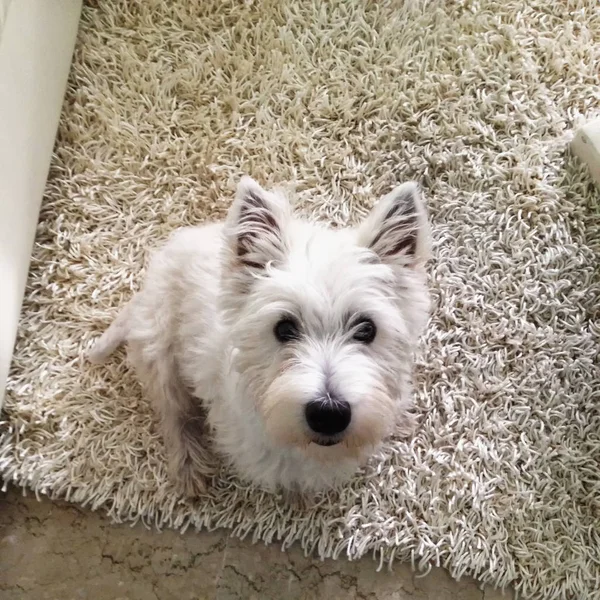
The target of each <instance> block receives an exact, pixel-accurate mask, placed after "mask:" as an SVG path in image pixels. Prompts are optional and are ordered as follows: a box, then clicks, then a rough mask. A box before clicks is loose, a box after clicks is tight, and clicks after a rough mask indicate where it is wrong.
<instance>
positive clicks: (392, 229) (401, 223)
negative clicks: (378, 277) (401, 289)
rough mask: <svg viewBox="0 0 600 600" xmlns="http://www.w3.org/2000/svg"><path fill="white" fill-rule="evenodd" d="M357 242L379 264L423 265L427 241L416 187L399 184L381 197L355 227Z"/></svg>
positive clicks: (419, 195)
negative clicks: (377, 259) (368, 249)
mask: <svg viewBox="0 0 600 600" xmlns="http://www.w3.org/2000/svg"><path fill="white" fill-rule="evenodd" d="M358 243H359V244H360V245H362V246H366V247H367V248H370V249H371V250H373V252H375V254H376V255H377V256H378V257H379V259H380V260H381V262H383V263H387V264H393V265H397V266H405V267H409V268H410V267H417V266H420V265H423V264H424V263H425V262H426V261H427V260H428V258H429V245H430V241H429V225H428V222H427V211H426V210H425V206H424V204H423V201H422V199H421V193H420V191H419V186H418V184H416V183H414V182H412V181H411V182H408V183H403V184H402V185H399V186H398V187H396V188H395V189H394V190H392V192H391V193H389V194H388V195H387V196H384V197H383V198H381V200H379V202H378V203H377V204H376V205H375V207H374V208H373V210H372V211H371V214H370V215H369V216H368V217H367V219H366V220H365V221H364V222H363V223H362V225H361V226H360V227H359V229H358Z"/></svg>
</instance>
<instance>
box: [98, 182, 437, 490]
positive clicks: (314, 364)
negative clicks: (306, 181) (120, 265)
mask: <svg viewBox="0 0 600 600" xmlns="http://www.w3.org/2000/svg"><path fill="white" fill-rule="evenodd" d="M428 253H429V231H428V224H427V217H426V212H425V208H424V206H423V203H422V201H421V199H420V194H419V191H418V187H417V186H416V184H413V183H407V184H404V185H401V186H399V187H397V188H396V189H395V190H393V191H392V192H391V193H390V194H389V195H388V196H386V197H384V198H383V199H382V200H380V202H379V203H378V204H377V205H376V206H375V208H374V209H373V211H372V212H371V214H370V215H369V217H368V218H367V219H366V221H365V222H363V223H362V225H361V226H360V227H359V228H357V229H331V228H327V227H324V226H320V225H315V224H309V223H307V222H305V221H302V220H299V219H297V218H295V217H294V216H293V215H292V211H291V208H290V205H289V203H288V201H287V199H286V198H285V197H284V196H282V195H279V194H276V193H273V192H267V191H265V190H264V189H262V188H261V187H260V186H259V185H258V184H257V183H256V182H255V181H253V180H252V179H250V178H247V177H244V178H243V179H242V180H241V182H240V184H239V186H238V191H237V196H236V199H235V202H234V204H233V206H232V208H231V210H230V213H229V216H228V219H227V221H226V222H225V223H224V224H211V225H206V226H203V227H197V228H187V229H183V230H180V231H178V232H177V233H175V235H174V236H173V237H172V238H171V240H170V241H169V242H168V243H167V244H166V246H165V247H164V248H163V249H162V250H160V251H159V252H158V253H156V255H155V256H154V257H153V259H152V261H151V263H150V265H149V268H148V271H147V275H146V280H145V283H144V286H143V289H142V290H141V291H140V292H139V293H138V294H136V295H135V296H134V298H133V299H132V300H131V302H130V303H129V304H128V305H127V306H126V307H125V309H124V310H123V311H122V312H121V314H120V315H119V316H118V317H117V319H116V320H115V322H114V323H113V324H112V326H111V327H110V328H109V329H108V330H107V331H106V332H105V333H104V335H103V336H102V337H101V338H100V340H99V341H98V342H97V344H96V346H95V348H94V349H93V350H92V352H91V354H90V358H91V359H92V360H93V361H94V362H102V361H103V360H105V359H106V358H107V357H108V356H109V355H110V353H111V352H112V351H113V350H114V349H115V348H116V347H117V346H118V345H119V344H120V343H121V342H124V341H126V342H127V345H128V355H129V358H130V360H131V362H132V363H133V365H134V367H135V369H136V371H137V373H138V376H139V378H140V380H141V382H142V384H143V386H144V388H145V390H146V392H147V393H148V395H149V396H150V397H151V398H152V399H153V401H154V404H155V407H156V410H157V412H158V414H159V416H160V420H161V424H162V431H163V435H164V439H165V444H166V448H167V452H168V456H169V464H170V472H171V474H172V476H173V477H174V478H175V480H176V481H177V482H178V484H179V485H180V487H181V489H182V490H183V492H184V493H186V494H188V495H195V494H198V493H200V492H202V491H203V489H204V475H205V474H206V473H207V472H209V471H210V469H211V468H212V464H213V460H214V459H213V454H212V452H211V446H213V447H215V448H216V449H217V451H218V453H219V454H220V455H221V456H223V457H225V458H226V459H228V460H229V461H230V462H231V464H232V465H233V466H234V467H235V469H236V470H237V472H238V473H239V474H240V475H241V476H242V477H244V478H247V479H250V480H251V481H253V482H256V483H258V484H259V485H262V486H265V487H267V488H271V489H273V488H276V487H278V486H281V487H283V488H284V489H288V490H299V491H307V490H318V489H323V488H327V487H330V486H333V485H335V484H337V483H338V482H340V481H343V480H344V479H347V478H348V477H350V476H351V475H352V474H353V473H354V472H355V470H356V469H357V467H358V466H359V464H360V462H361V461H363V460H364V459H365V458H366V457H368V456H369V455H370V454H371V453H372V452H373V451H374V450H375V449H376V447H377V445H378V444H379V443H380V442H381V441H382V440H383V439H384V438H385V437H386V436H388V435H389V434H391V433H392V432H393V431H395V430H396V431H398V429H399V430H404V431H405V432H408V431H409V430H410V422H411V418H410V414H409V412H408V408H409V407H410V402H411V367H412V355H413V350H414V346H415V342H416V341H417V338H418V336H419V334H420V332H421V331H422V329H423V327H424V325H425V322H426V320H427V316H428V306H429V299H428V293H427V288H426V277H425V273H424V269H423V265H424V263H425V262H426V260H427V258H428ZM360 315H367V316H368V317H369V318H370V319H372V321H373V322H374V323H375V325H376V327H377V335H376V337H375V339H374V340H373V341H372V343H370V344H364V343H360V342H358V341H356V340H355V339H354V338H353V337H352V332H353V329H352V328H353V327H354V326H355V325H353V323H355V322H356V318H357V317H358V316H360ZM287 316H289V317H293V318H294V319H295V321H296V322H297V323H298V326H299V329H300V337H299V339H297V340H294V341H293V342H290V343H281V342H280V341H278V340H277V339H276V337H275V335H274V327H275V325H276V323H277V322H278V321H279V320H280V319H281V318H282V317H287ZM326 387H327V388H328V389H329V388H330V387H331V388H334V389H335V390H336V395H337V396H338V397H340V398H342V399H343V400H345V401H346V402H347V403H349V405H350V406H351V410H352V419H351V422H350V425H349V427H348V429H347V430H346V431H345V432H344V434H343V436H342V437H341V441H339V443H337V444H336V445H331V446H322V445H319V444H318V443H316V442H319V440H318V439H317V438H318V436H316V435H315V434H314V432H313V431H311V429H310V428H309V427H308V426H307V423H306V419H305V416H304V415H305V413H304V409H305V405H306V404H307V403H308V402H310V401H312V400H314V399H315V398H322V397H323V395H324V394H326V393H328V392H325V388H326ZM327 397H329V396H327ZM205 420H207V422H208V428H205V427H204V425H205ZM209 432H210V436H209V437H207V436H208V434H209ZM208 439H210V440H211V442H212V444H209V443H208V442H207V440H208Z"/></svg>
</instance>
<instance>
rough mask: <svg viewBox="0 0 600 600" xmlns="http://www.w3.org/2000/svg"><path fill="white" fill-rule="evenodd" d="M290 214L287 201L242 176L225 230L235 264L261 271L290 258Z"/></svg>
mask: <svg viewBox="0 0 600 600" xmlns="http://www.w3.org/2000/svg"><path fill="white" fill-rule="evenodd" d="M290 213H291V211H290V205H289V202H288V200H287V199H286V198H284V197H283V196H280V195H279V194H275V193H272V192H267V191H266V190H264V189H263V188H262V187H260V185H259V184H258V183H256V181H254V179H251V178H250V177H242V179H241V181H240V183H239V185H238V188H237V192H236V197H235V201H234V203H233V205H232V206H231V209H230V211H229V215H228V217H227V223H226V228H225V231H226V236H227V242H228V244H229V247H230V250H231V253H232V254H233V260H234V264H237V265H238V266H241V267H247V268H250V269H254V270H258V269H264V268H265V267H266V266H267V265H268V264H270V263H275V264H276V263H278V262H280V261H281V260H282V259H283V258H284V257H285V255H286V249H287V244H286V235H285V234H286V227H287V223H288V221H289V219H290Z"/></svg>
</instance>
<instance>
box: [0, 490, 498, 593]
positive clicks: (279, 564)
mask: <svg viewBox="0 0 600 600" xmlns="http://www.w3.org/2000/svg"><path fill="white" fill-rule="evenodd" d="M0 597H1V598H2V600H30V599H31V600H34V599H35V600H71V599H73V600H80V599H81V600H85V599H90V600H213V599H218V600H237V599H243V600H259V599H260V600H313V599H321V598H326V599H327V600H337V599H338V598H339V599H342V598H343V599H344V600H407V599H414V600H430V599H431V600H510V596H509V594H505V595H504V596H503V595H502V594H501V592H499V591H494V590H491V589H490V590H486V591H485V592H484V591H483V590H481V589H479V587H478V586H477V585H476V584H475V583H474V582H473V581H471V580H464V581H461V582H456V581H454V580H453V579H451V578H450V576H449V575H448V574H447V573H446V571H444V570H442V569H436V570H433V571H432V572H431V573H430V574H429V575H428V576H427V577H422V578H419V577H416V576H415V575H414V574H413V573H412V571H411V570H410V567H409V566H408V565H405V564H398V565H395V567H394V570H393V571H388V570H385V571H383V572H379V573H378V572H376V570H375V564H374V562H373V560H372V559H371V558H365V559H363V560H360V561H357V562H348V561H347V560H345V559H340V560H336V561H334V560H327V561H320V560H317V559H314V558H307V557H305V556H304V554H303V552H302V551H301V550H300V548H298V547H293V548H291V549H289V550H288V551H287V552H285V553H284V552H281V549H280V547H279V546H277V545H271V546H265V545H264V544H262V543H260V544H255V545H253V544H251V543H250V541H248V540H246V541H241V540H238V539H234V538H229V537H228V535H227V532H216V533H207V532H202V533H195V532H187V533H186V534H184V535H181V534H179V533H177V532H175V531H169V530H167V531H164V532H162V533H158V532H156V531H154V530H148V529H146V528H144V527H143V526H141V525H137V526H135V527H130V526H127V525H113V524H111V523H110V522H109V521H108V520H107V519H105V518H104V517H102V516H101V515H99V514H96V513H93V512H90V511H86V510H82V509H79V508H76V507H73V506H68V505H63V504H58V503H51V502H49V501H43V502H37V501H36V500H35V499H33V498H31V497H27V498H23V497H21V496H20V494H17V492H16V491H15V490H11V491H9V492H8V494H6V495H3V496H0Z"/></svg>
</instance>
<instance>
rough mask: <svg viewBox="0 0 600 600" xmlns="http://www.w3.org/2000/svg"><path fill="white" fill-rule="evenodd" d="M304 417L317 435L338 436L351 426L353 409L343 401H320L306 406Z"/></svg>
mask: <svg viewBox="0 0 600 600" xmlns="http://www.w3.org/2000/svg"><path fill="white" fill-rule="evenodd" d="M304 415H305V417H306V422H307V423H308V426H309V427H310V428H311V429H312V430H313V431H314V432H315V433H319V434H321V435H337V434H338V433H342V431H344V430H345V429H346V428H347V427H348V425H350V419H351V418H352V409H351V408H350V405H349V404H348V403H347V402H346V401H343V400H337V399H335V400H331V399H327V400H324V399H319V400H314V401H313V402H309V403H308V404H307V405H306V407H305V409H304Z"/></svg>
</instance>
